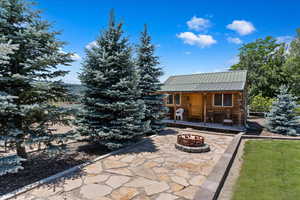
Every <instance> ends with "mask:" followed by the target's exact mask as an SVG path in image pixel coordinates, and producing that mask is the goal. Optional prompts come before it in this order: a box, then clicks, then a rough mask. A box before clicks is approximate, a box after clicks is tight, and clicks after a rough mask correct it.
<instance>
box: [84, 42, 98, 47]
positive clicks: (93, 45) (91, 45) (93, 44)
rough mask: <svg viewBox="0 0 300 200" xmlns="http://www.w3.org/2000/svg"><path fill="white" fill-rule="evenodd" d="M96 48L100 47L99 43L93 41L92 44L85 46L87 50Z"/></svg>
mask: <svg viewBox="0 0 300 200" xmlns="http://www.w3.org/2000/svg"><path fill="white" fill-rule="evenodd" d="M96 46H98V45H97V42H96V41H92V42H90V43H88V44H87V45H86V46H85V48H87V49H91V48H93V47H96Z"/></svg>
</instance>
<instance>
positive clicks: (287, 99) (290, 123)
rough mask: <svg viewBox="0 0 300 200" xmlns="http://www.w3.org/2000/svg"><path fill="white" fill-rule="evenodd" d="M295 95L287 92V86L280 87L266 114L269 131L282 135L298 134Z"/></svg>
mask: <svg viewBox="0 0 300 200" xmlns="http://www.w3.org/2000/svg"><path fill="white" fill-rule="evenodd" d="M296 107H297V104H296V102H295V97H293V96H292V95H291V94H289V93H288V88H287V87H285V86H282V87H280V94H279V95H278V96H277V100H276V101H275V102H274V103H273V105H272V108H271V111H270V112H269V113H268V114H267V123H268V128H269V130H270V131H272V132H275V133H280V134H284V135H300V122H299V120H300V117H299V116H296V114H295V109H296Z"/></svg>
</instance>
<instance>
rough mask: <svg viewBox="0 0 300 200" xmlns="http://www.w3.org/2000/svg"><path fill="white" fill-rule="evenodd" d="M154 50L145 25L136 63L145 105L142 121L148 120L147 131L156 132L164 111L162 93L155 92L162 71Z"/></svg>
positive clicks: (160, 125)
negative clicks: (148, 126) (149, 128)
mask: <svg viewBox="0 0 300 200" xmlns="http://www.w3.org/2000/svg"><path fill="white" fill-rule="evenodd" d="M154 51H155V47H154V45H153V44H151V37H150V36H149V34H148V30H147V25H145V27H144V31H143V32H142V33H141V37H140V45H139V46H138V54H137V56H138V57H137V62H136V65H137V67H138V71H139V75H140V79H139V88H140V89H141V92H142V94H141V99H142V100H143V101H144V102H145V105H146V111H145V118H144V121H150V127H151V130H149V133H157V132H159V131H160V130H162V129H163V128H164V125H163V123H162V121H161V120H162V119H163V118H164V115H165V112H166V108H165V106H164V103H163V95H162V94H159V93H157V92H158V91H159V90H160V89H161V83H160V81H159V77H160V76H162V75H163V72H162V69H161V68H160V67H159V66H158V65H159V61H158V57H157V56H155V55H154Z"/></svg>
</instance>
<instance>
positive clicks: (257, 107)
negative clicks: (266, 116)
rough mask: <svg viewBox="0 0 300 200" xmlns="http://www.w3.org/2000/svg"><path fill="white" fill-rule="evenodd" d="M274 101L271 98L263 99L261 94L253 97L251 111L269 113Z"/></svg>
mask: <svg viewBox="0 0 300 200" xmlns="http://www.w3.org/2000/svg"><path fill="white" fill-rule="evenodd" d="M273 101H274V99H273V98H269V97H263V96H262V95H261V94H259V95H256V96H254V97H253V99H252V101H251V104H250V109H251V111H254V112H269V110H270V108H271V106H272V103H273Z"/></svg>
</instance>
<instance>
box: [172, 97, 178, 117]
mask: <svg viewBox="0 0 300 200" xmlns="http://www.w3.org/2000/svg"><path fill="white" fill-rule="evenodd" d="M173 104H174V121H176V110H177V108H176V102H175V93H173Z"/></svg>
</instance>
